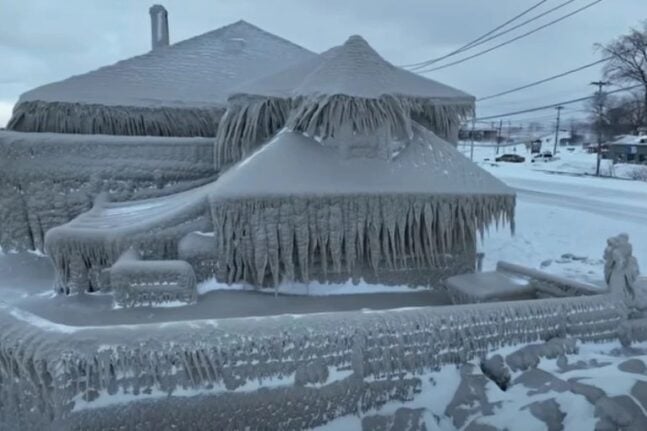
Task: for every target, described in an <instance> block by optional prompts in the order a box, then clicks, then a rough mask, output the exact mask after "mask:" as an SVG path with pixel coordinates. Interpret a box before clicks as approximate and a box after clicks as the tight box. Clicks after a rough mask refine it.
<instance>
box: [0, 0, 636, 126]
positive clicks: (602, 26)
mask: <svg viewBox="0 0 647 431" xmlns="http://www.w3.org/2000/svg"><path fill="white" fill-rule="evenodd" d="M537 1H538V0H271V1H269V0H160V3H162V4H163V5H164V6H165V7H166V8H167V9H168V12H169V27H170V34H171V43H173V42H177V41H180V40H182V39H186V38H188V37H191V36H194V35H197V34H201V33H204V32H206V31H210V30H213V29H216V28H218V27H220V26H223V25H226V24H229V23H231V22H233V21H236V20H238V19H245V20H247V21H249V22H250V23H252V24H255V25H257V26H259V27H261V28H263V29H265V30H267V31H270V32H272V33H275V34H277V35H279V36H282V37H285V38H287V39H289V40H291V41H292V42H295V43H298V44H300V45H302V46H304V47H306V48H309V49H311V50H313V51H316V52H320V51H323V50H325V49H327V48H329V47H331V46H333V45H336V44H339V43H342V42H343V41H344V40H345V39H346V38H347V37H348V36H349V35H351V34H361V35H362V36H364V37H365V38H366V39H367V40H368V41H369V43H371V44H372V45H373V47H374V48H375V49H376V50H377V51H378V52H380V54H382V55H383V56H384V57H385V58H386V59H388V60H389V61H391V62H392V63H394V64H407V63H413V62H418V61H423V60H426V59H430V58H434V57H437V56H440V55H443V54H445V53H447V52H450V51H451V50H452V49H456V48H458V47H459V46H461V45H462V44H464V43H465V42H467V41H469V40H471V39H473V38H475V37H477V36H479V35H481V34H482V33H485V32H486V31H489V30H491V29H492V28H494V27H496V26H497V25H499V24H501V23H502V22H504V21H506V20H507V19H508V18H511V17H512V16H514V15H516V14H517V13H519V12H521V11H522V10H524V9H526V8H528V7H530V6H531V5H533V4H535V3H536V2H537ZM562 1H563V0H548V1H547V2H546V3H545V4H544V5H542V9H537V10H536V11H533V12H531V13H530V14H529V15H528V17H530V16H534V15H535V14H536V13H539V12H541V11H542V10H545V9H548V8H550V7H553V6H556V5H558V4H559V3H561V2H562ZM590 1H591V0H575V1H574V2H573V3H572V4H570V5H569V6H567V7H565V8H563V9H560V10H559V11H556V12H555V13H553V14H551V15H549V16H548V17H545V18H544V19H542V20H541V21H538V22H535V23H532V24H529V25H528V26H525V27H524V28H523V29H519V30H518V31H516V32H514V33H510V34H508V35H506V36H503V37H502V38H501V39H498V40H500V41H504V40H506V39H507V38H509V37H511V36H513V35H516V34H519V33H522V32H524V31H528V30H531V29H532V28H534V27H535V26H538V25H540V24H541V23H544V22H548V21H550V20H552V19H555V18H557V17H559V16H561V15H563V14H565V13H567V12H569V11H572V10H575V9H577V8H579V7H581V6H584V5H585V4H587V3H589V2H590ZM153 3H154V1H151V0H147V1H143V0H65V1H60V0H59V1H54V0H0V19H1V20H2V25H1V26H0V59H2V61H1V62H0V125H4V124H5V123H6V121H7V120H8V118H9V116H10V113H11V108H12V106H13V104H14V103H15V101H16V100H17V98H18V96H19V95H20V94H21V93H22V92H24V91H26V90H29V89H31V88H33V87H36V86H38V85H42V84H46V83H49V82H53V81H56V80H60V79H64V78H67V77H69V76H71V75H75V74H80V73H84V72H87V71H90V70H93V69H96V68H98V67H100V66H104V65H107V64H111V63H114V62H116V61H118V60H122V59H125V58H128V57H131V56H134V55H137V54H141V53H143V52H146V51H148V50H149V49H150V24H149V15H148V8H149V6H151V4H153ZM644 19H647V5H646V3H645V0H604V1H602V2H601V3H599V4H597V5H595V6H593V7H592V8H590V9H588V10H586V11H584V12H582V13H579V14H577V15H575V16H573V17H571V18H568V19H567V20H565V21H562V22H560V23H558V24H556V25H554V26H552V27H549V28H547V29H545V30H542V31H540V32H538V33H536V34H533V35H531V36H529V37H527V38H525V39H522V40H520V41H518V42H515V43H513V44H510V45H508V46H506V47H503V48H500V49H497V50H495V51H493V52H491V53H488V54H485V55H483V56H482V57H479V58H476V59H473V60H470V61H467V62H465V63H463V64H460V65H457V66H454V67H451V68H447V69H445V70H441V71H437V72H433V73H430V74H426V75H425V76H428V77H430V78H433V79H436V80H439V81H441V82H444V83H447V84H450V85H453V86H455V87H458V88H461V89H463V90H466V91H468V92H470V93H472V94H474V95H476V96H486V95H489V94H492V93H496V92H499V91H503V90H506V89H508V88H512V87H515V86H518V85H523V84H525V83H528V82H531V81H534V80H538V79H541V78H544V77H547V76H549V75H553V74H556V73H560V72H562V71H565V70H568V69H572V68H575V67H578V66H580V65H583V64H585V63H590V62H592V61H594V60H597V59H598V58H599V54H598V53H596V52H595V51H594V49H593V44H594V43H595V42H607V41H609V40H611V39H613V38H614V37H616V36H618V35H620V34H622V33H624V32H626V31H627V30H628V29H629V28H630V27H632V26H633V27H636V26H638V25H639V24H640V22H641V20H644ZM492 43H494V42H492ZM489 46H490V45H484V46H482V47H479V48H477V49H476V50H474V51H473V52H477V51H478V50H480V49H483V48H486V47H489ZM470 52H472V51H470ZM453 58H454V59H459V58H461V56H456V57H453ZM597 78H599V69H596V68H592V69H589V70H587V71H585V72H580V73H577V74H574V75H570V76H568V77H565V78H562V79H560V80H556V81H553V82H551V83H549V84H546V85H543V86H541V87H536V88H535V89H534V90H532V91H524V92H519V93H516V94H513V95H510V96H507V97H505V98H497V99H493V100H491V101H488V102H484V103H483V104H479V106H478V114H479V115H490V114H498V113H505V112H509V111H514V110H518V109H523V108H527V107H533V106H538V105H542V104H548V103H553V102H559V101H561V100H567V99H572V98H577V97H581V96H585V95H588V94H589V93H590V92H591V90H592V88H591V86H590V85H588V83H589V82H590V81H591V80H593V79H597ZM577 109H579V107H576V106H573V107H571V108H569V109H567V110H566V111H565V117H566V118H568V117H569V116H572V115H582V114H578V113H577V112H576V110H577ZM553 115H554V113H553V112H546V111H543V112H539V113H534V114H527V115H525V116H521V117H512V118H511V119H512V120H520V119H524V118H525V119H531V118H532V119H535V118H536V119H538V120H540V121H547V122H549V121H550V118H551V117H552V116H553Z"/></svg>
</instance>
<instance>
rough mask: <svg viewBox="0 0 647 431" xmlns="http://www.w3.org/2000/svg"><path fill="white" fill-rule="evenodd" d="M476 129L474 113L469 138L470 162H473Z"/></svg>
mask: <svg viewBox="0 0 647 431" xmlns="http://www.w3.org/2000/svg"><path fill="white" fill-rule="evenodd" d="M475 128H476V112H474V116H473V117H472V133H471V134H470V135H471V138H472V143H471V145H470V160H471V161H474V129H475Z"/></svg>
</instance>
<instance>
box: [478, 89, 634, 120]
mask: <svg viewBox="0 0 647 431" xmlns="http://www.w3.org/2000/svg"><path fill="white" fill-rule="evenodd" d="M639 87H642V84H638V85H632V86H630V87H623V88H618V89H617V90H612V91H607V92H606V94H614V93H620V92H622V91H630V90H634V89H636V88H639ZM594 97H595V95H593V96H586V97H580V98H579V99H571V100H567V101H564V102H557V103H553V104H550V105H544V106H538V107H536V108H529V109H524V110H521V111H515V112H508V113H505V114H497V115H488V116H486V117H480V118H477V119H476V121H484V120H492V119H495V118H502V117H511V116H513V115H519V114H525V113H528V112H536V111H542V110H544V109H550V108H555V107H557V106H559V105H571V104H573V103H579V102H583V101H585V100H589V99H593V98H594Z"/></svg>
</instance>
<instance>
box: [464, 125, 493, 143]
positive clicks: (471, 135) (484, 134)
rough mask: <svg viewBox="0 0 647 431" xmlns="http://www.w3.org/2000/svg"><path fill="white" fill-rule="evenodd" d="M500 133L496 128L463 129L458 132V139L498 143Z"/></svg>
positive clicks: (467, 127)
mask: <svg viewBox="0 0 647 431" xmlns="http://www.w3.org/2000/svg"><path fill="white" fill-rule="evenodd" d="M498 134H499V132H498V130H497V129H496V128H494V127H483V126H478V127H474V128H472V127H469V126H466V127H462V128H461V129H460V130H459V132H458V139H459V140H461V141H471V140H472V139H474V140H475V141H479V142H480V141H496V139H497V136H498Z"/></svg>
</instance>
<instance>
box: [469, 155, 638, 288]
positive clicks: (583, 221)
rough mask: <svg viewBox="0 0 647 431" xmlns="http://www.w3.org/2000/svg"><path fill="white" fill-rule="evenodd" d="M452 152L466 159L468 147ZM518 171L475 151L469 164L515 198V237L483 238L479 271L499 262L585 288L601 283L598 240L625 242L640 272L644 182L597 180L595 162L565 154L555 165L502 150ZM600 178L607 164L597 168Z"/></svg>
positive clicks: (502, 232) (495, 234)
mask: <svg viewBox="0 0 647 431" xmlns="http://www.w3.org/2000/svg"><path fill="white" fill-rule="evenodd" d="M459 148H460V149H461V151H462V152H463V153H464V154H465V155H466V156H468V157H469V156H470V147H469V145H460V146H459ZM507 153H513V154H514V153H516V154H519V155H521V156H524V157H525V158H526V162H524V163H505V162H495V161H494V159H495V157H496V156H497V155H496V148H495V147H494V146H475V148H474V161H475V162H476V163H478V164H479V165H480V166H482V167H483V168H485V169H487V170H488V171H489V172H491V173H492V174H493V175H495V176H496V177H498V178H500V179H501V180H503V181H504V182H505V183H506V184H508V185H509V186H511V187H513V188H514V189H515V190H516V191H517V197H518V199H517V211H516V234H515V235H514V236H511V235H510V234H509V232H508V231H507V230H505V229H499V230H498V231H497V230H492V231H490V233H489V234H487V235H486V236H485V238H484V241H483V242H482V244H481V246H480V248H481V250H482V251H483V252H485V260H484V269H485V270H488V269H492V268H493V267H494V266H495V265H496V262H497V261H499V260H506V261H511V262H514V263H519V264H522V265H526V266H530V267H533V268H538V269H542V270H544V271H547V272H551V273H555V274H559V275H564V276H569V277H572V278H576V279H580V280H583V281H589V282H599V281H601V280H602V273H603V262H602V253H603V251H604V247H605V240H606V239H607V238H608V237H610V236H613V235H616V234H618V233H621V232H626V233H628V234H629V236H630V239H631V241H632V243H633V246H634V255H635V256H636V257H637V258H638V262H639V264H640V266H641V267H642V268H647V182H642V181H631V180H626V179H618V178H596V177H594V176H590V175H585V174H589V173H594V172H595V164H596V155H595V154H588V153H586V152H584V151H583V150H581V149H580V148H578V149H576V150H575V151H573V152H569V151H566V150H565V149H564V148H562V149H561V151H560V152H559V153H558V157H559V160H555V161H551V162H535V163H531V162H530V159H531V155H530V154H529V152H528V151H527V150H526V148H525V146H523V145H517V146H511V147H502V148H501V149H500V151H499V155H501V154H507ZM603 162H604V165H603V172H604V168H605V166H607V165H608V161H606V160H605V161H603Z"/></svg>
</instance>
